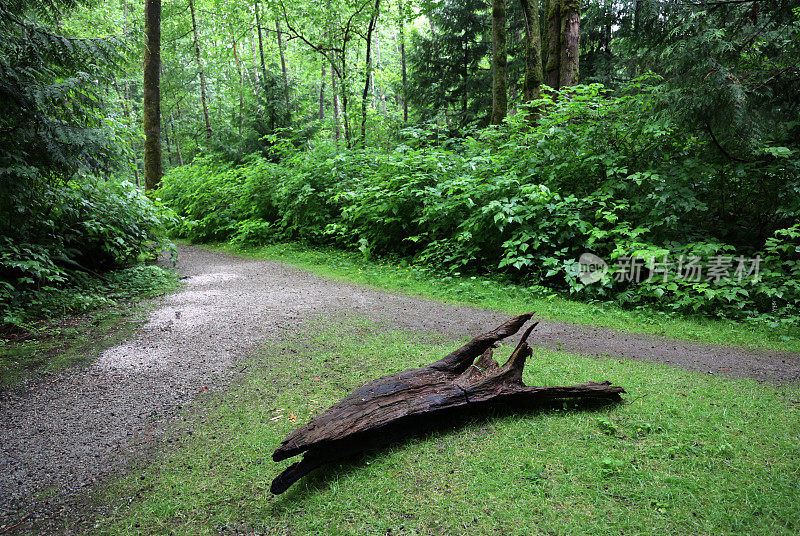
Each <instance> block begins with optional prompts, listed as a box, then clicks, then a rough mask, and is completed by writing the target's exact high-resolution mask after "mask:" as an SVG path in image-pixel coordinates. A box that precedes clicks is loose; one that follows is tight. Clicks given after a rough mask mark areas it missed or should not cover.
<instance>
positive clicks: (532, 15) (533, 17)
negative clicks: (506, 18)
mask: <svg viewBox="0 0 800 536" xmlns="http://www.w3.org/2000/svg"><path fill="white" fill-rule="evenodd" d="M521 4H522V13H523V15H524V17H525V81H524V83H523V91H524V101H525V102H531V101H533V100H536V99H538V98H539V97H540V96H541V88H542V81H543V76H544V75H543V73H542V37H541V33H540V28H539V0H521Z"/></svg>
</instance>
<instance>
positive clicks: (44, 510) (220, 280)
mask: <svg viewBox="0 0 800 536" xmlns="http://www.w3.org/2000/svg"><path fill="white" fill-rule="evenodd" d="M178 249H179V262H178V266H177V270H178V271H179V272H180V273H181V274H183V275H184V276H186V279H185V282H186V286H185V288H183V289H182V290H181V291H179V292H176V293H174V294H171V295H168V296H164V297H161V298H158V299H157V305H156V307H155V308H154V309H153V311H152V313H151V314H150V318H149V321H148V322H147V323H146V324H144V325H143V326H142V328H141V330H140V331H139V332H138V334H137V335H136V336H135V337H134V338H133V339H132V340H129V341H127V342H125V343H123V344H121V345H118V346H115V347H113V348H110V349H108V350H106V351H105V352H104V353H102V354H101V355H100V357H99V358H98V359H97V360H96V361H95V362H94V363H92V364H91V365H89V366H87V367H85V368H76V369H71V370H67V371H64V372H62V373H60V374H59V375H58V377H57V381H52V380H51V381H48V382H46V383H45V382H34V383H32V384H28V385H24V386H22V387H18V388H14V389H9V390H6V391H0V533H2V532H3V531H4V530H6V529H5V528H4V526H5V527H6V528H7V527H9V526H10V525H12V524H14V523H16V522H17V521H18V520H20V519H23V516H28V517H26V518H24V519H25V521H26V523H23V524H20V525H19V527H17V528H14V529H11V530H10V531H9V532H8V534H14V533H17V531H18V530H23V531H24V527H25V526H27V525H26V524H27V522H28V521H30V520H35V518H36V517H37V516H41V517H43V518H51V519H52V518H53V516H54V515H57V512H56V513H54V509H56V508H59V507H60V508H63V504H65V502H64V501H65V500H66V499H68V498H69V497H75V496H78V495H82V494H83V495H85V494H86V492H87V491H91V490H92V489H94V486H93V485H94V483H95V482H97V481H98V480H102V479H103V478H105V477H107V476H109V475H111V474H115V473H118V472H119V471H120V470H121V469H122V468H124V467H125V465H126V463H127V462H129V461H130V460H131V459H133V458H134V457H135V456H136V455H137V454H141V453H143V452H145V450H146V448H147V445H148V443H150V442H151V441H152V440H153V438H157V437H158V436H159V434H160V433H161V432H162V431H163V430H164V428H165V426H164V425H165V423H166V422H168V421H169V420H170V419H171V418H172V417H173V416H174V415H175V413H176V412H177V411H178V410H179V409H180V408H181V407H183V406H185V405H186V404H187V403H189V402H190V401H191V400H192V399H193V398H195V397H196V396H198V394H199V393H203V392H205V391H206V390H207V389H211V390H215V389H219V388H221V387H223V386H224V385H225V384H226V382H227V381H228V380H229V379H231V378H232V377H233V376H235V375H236V374H238V373H239V367H236V366H235V364H236V363H237V361H238V360H240V359H244V358H246V357H247V355H248V354H249V353H250V352H252V351H253V350H254V349H255V348H256V347H258V346H260V345H262V344H263V343H264V342H265V341H267V340H274V339H275V338H277V337H280V336H281V334H282V333H285V332H287V331H296V330H298V329H301V326H302V325H306V322H307V320H308V319H309V318H313V317H314V316H315V315H326V314H333V313H336V312H340V311H355V312H357V313H359V314H363V315H366V316H367V317H369V318H372V319H376V320H381V321H387V322H390V323H391V325H394V326H397V327H398V328H408V329H421V330H430V331H437V332H440V333H442V334H444V335H446V336H449V337H454V338H463V337H467V336H472V335H474V334H477V333H480V332H483V331H486V330H488V329H492V328H494V327H496V325H497V324H499V323H500V322H502V321H504V320H505V319H506V318H507V316H508V315H506V314H504V313H497V312H493V311H486V310H480V309H473V308H469V307H458V306H451V305H444V304H440V303H436V302H432V301H428V300H423V299H419V298H412V297H407V296H402V295H397V294H391V293H386V292H381V291H376V290H371V289H364V288H360V287H356V286H352V285H348V284H345V283H341V282H337V281H329V280H325V279H322V278H319V277H317V276H315V275H312V274H309V273H307V272H303V271H301V270H298V269H295V268H292V267H290V266H287V265H283V264H279V263H274V262H268V261H257V260H248V259H241V258H238V257H235V256H231V255H227V254H223V253H216V252H211V251H208V250H205V249H201V248H198V247H192V246H179V248H178ZM520 312H524V311H520ZM532 342H533V343H534V344H539V345H542V346H546V347H551V348H555V347H558V348H561V349H564V350H574V351H577V352H580V353H582V354H585V355H587V356H600V355H610V356H614V357H625V358H631V359H644V360H653V361H660V362H665V363H672V364H674V365H677V366H681V367H684V368H687V369H691V370H696V371H701V372H704V373H708V372H710V373H714V374H723V375H729V376H734V377H749V378H754V379H757V380H761V381H770V382H774V383H786V382H796V381H798V380H799V379H800V355H797V354H789V353H783V352H777V351H758V350H743V349H739V348H725V347H718V346H710V345H703V344H698V343H689V342H684V341H675V340H670V339H664V338H655V337H649V336H645V335H635V334H622V333H618V332H614V331H612V330H608V329H604V328H595V327H586V326H574V325H570V324H563V323H558V322H543V323H542V324H540V326H539V328H538V329H537V330H535V331H534V333H533V335H532ZM59 505H61V506H59ZM61 532H62V533H63V531H61Z"/></svg>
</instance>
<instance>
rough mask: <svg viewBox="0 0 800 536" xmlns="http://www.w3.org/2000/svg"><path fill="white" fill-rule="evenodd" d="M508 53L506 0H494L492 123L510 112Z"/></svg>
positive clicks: (499, 121) (501, 119)
mask: <svg viewBox="0 0 800 536" xmlns="http://www.w3.org/2000/svg"><path fill="white" fill-rule="evenodd" d="M507 76H508V54H507V51H506V0H492V124H493V125H499V124H501V123H502V122H503V119H505V117H506V113H507V112H508V90H507V89H506V78H507Z"/></svg>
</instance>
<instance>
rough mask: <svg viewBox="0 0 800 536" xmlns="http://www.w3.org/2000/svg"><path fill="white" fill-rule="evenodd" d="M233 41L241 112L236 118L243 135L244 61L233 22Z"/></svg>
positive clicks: (240, 133)
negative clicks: (238, 48) (241, 57)
mask: <svg viewBox="0 0 800 536" xmlns="http://www.w3.org/2000/svg"><path fill="white" fill-rule="evenodd" d="M231 41H232V42H233V59H234V60H235V61H236V72H237V73H238V74H239V114H238V117H237V120H236V124H237V127H238V132H239V136H241V135H242V121H243V120H244V75H243V74H242V62H241V60H239V52H238V50H237V48H236V29H235V28H234V27H233V24H231Z"/></svg>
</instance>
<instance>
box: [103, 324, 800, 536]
mask: <svg viewBox="0 0 800 536" xmlns="http://www.w3.org/2000/svg"><path fill="white" fill-rule="evenodd" d="M304 331H305V333H304V334H301V335H297V336H296V338H290V339H288V340H285V341H283V342H282V343H280V344H278V343H276V344H271V345H269V346H267V347H265V348H263V349H262V350H261V351H260V352H258V353H257V354H256V355H254V356H253V358H252V360H251V361H250V363H249V365H248V369H247V373H246V374H244V378H243V379H242V380H241V383H240V384H238V385H237V386H235V387H233V388H232V389H231V390H229V391H227V392H225V393H220V394H216V395H209V398H208V399H206V400H205V401H204V403H203V404H202V407H201V408H200V409H199V410H198V411H197V412H196V414H191V415H189V416H188V419H189V421H190V422H192V423H193V425H192V426H193V433H191V434H190V435H186V434H180V433H178V432H177V431H176V433H175V434H174V437H173V439H171V440H170V441H171V443H170V448H169V449H166V450H163V451H161V453H160V454H158V455H156V456H155V457H154V458H151V459H150V460H148V463H147V465H143V466H142V467H140V468H139V469H135V470H133V471H132V472H131V473H130V474H129V475H128V476H126V477H124V478H123V479H122V480H120V481H118V482H117V483H115V484H114V485H113V486H111V487H109V488H108V489H106V491H105V492H104V495H103V497H102V501H103V502H104V503H105V504H107V505H109V506H110V507H111V508H112V511H113V509H116V514H114V515H111V516H110V517H109V518H107V519H105V520H103V521H102V522H101V524H100V526H101V527H102V528H100V529H98V530H99V533H101V534H113V535H129V534H276V535H277V534H296V535H305V534H353V535H365V534H376V535H377V534H380V535H387V534H392V535H400V534H431V535H459V536H461V535H481V536H483V535H489V534H508V535H516V534H519V535H523V534H525V535H528V534H565V535H566V534H569V535H572V534H591V535H597V534H625V535H636V534H643V535H644V534H686V535H699V534H708V535H714V536H718V535H721V534H763V535H769V536H775V535H781V534H787V535H788V534H797V533H798V531H800V518H798V515H797V512H798V505H800V484H799V483H800V387H798V386H791V387H779V388H778V387H773V386H769V385H759V384H757V383H756V382H753V381H742V380H730V379H724V378H720V377H716V376H706V375H700V374H696V373H691V372H687V371H683V370H680V369H676V368H673V367H670V366H666V365H658V364H651V363H641V362H633V361H619V360H614V359H597V360H594V359H586V358H580V357H576V356H574V355H570V354H568V353H563V352H556V351H545V350H541V349H539V350H537V349H534V355H533V357H532V358H531V359H530V360H529V362H528V365H527V367H526V374H525V382H526V383H527V384H529V385H558V384H574V383H581V382H584V381H589V380H595V381H600V380H611V381H612V382H613V383H615V384H617V385H621V386H623V387H625V388H626V390H627V391H628V393H629V394H628V395H625V402H624V403H621V404H617V405H614V406H609V407H605V408H603V409H599V410H580V409H576V408H570V407H565V408H559V409H549V410H542V411H534V412H528V413H524V414H515V413H513V412H509V411H503V410H496V411H494V412H493V413H490V414H487V415H485V416H481V417H473V418H471V419H469V420H467V421H466V422H464V423H454V424H453V426H452V427H451V428H449V429H447V430H441V431H438V432H434V433H430V434H428V435H425V436H421V437H417V438H413V439H411V440H409V441H407V442H404V443H399V444H395V445H393V446H391V447H389V448H387V449H384V450H382V451H379V452H375V453H371V454H367V455H365V456H363V457H361V458H360V459H358V460H357V461H355V462H353V463H346V464H339V465H336V466H333V467H330V468H327V469H322V470H319V471H317V472H315V473H312V474H311V475H309V476H307V477H305V478H304V479H302V480H301V481H300V482H298V483H297V484H295V486H294V487H293V488H291V489H290V490H289V491H288V492H286V493H285V494H283V495H280V496H277V497H275V496H272V495H271V494H270V493H269V491H268V489H269V485H270V482H271V480H272V479H273V478H274V477H275V476H276V475H277V474H278V473H279V472H280V471H281V470H282V469H284V468H285V467H286V466H288V465H289V463H291V461H290V460H287V461H285V462H282V463H280V464H275V463H273V462H272V460H271V457H270V456H271V453H272V451H273V450H274V449H275V447H276V446H277V445H278V443H279V442H280V441H281V440H282V439H283V438H284V437H285V436H286V435H287V434H288V432H289V431H291V430H292V429H293V428H295V427H296V426H299V425H301V424H304V423H305V422H307V421H308V419H309V418H310V417H311V416H313V415H315V414H316V413H318V412H320V411H321V410H323V409H325V408H327V407H328V406H329V405H331V404H332V403H334V402H336V401H338V400H339V399H340V398H341V397H343V396H345V395H346V394H348V392H350V391H351V390H352V389H353V388H355V387H357V386H358V385H360V384H362V383H364V382H366V381H369V380H371V379H374V378H376V377H378V376H381V375H384V374H389V373H394V372H397V371H400V370H403V369H406V368H410V367H416V366H420V365H423V364H427V363H429V362H431V361H433V360H435V359H438V358H439V357H441V356H442V355H443V354H445V353H447V352H449V351H450V350H452V349H453V348H454V347H456V346H458V344H454V343H453V342H452V341H445V340H443V339H442V338H441V337H439V336H436V335H432V334H425V333H416V332H414V333H412V332H403V331H396V330H392V329H390V328H389V327H388V326H385V325H375V324H371V323H369V322H368V321H366V320H364V319H363V318H360V317H352V316H350V317H345V316H344V315H343V316H341V317H337V318H328V319H327V320H325V321H324V323H323V324H322V325H314V326H312V325H309V326H308V329H307V330H304ZM510 350H511V347H510V346H503V347H502V348H501V349H500V350H499V351H498V357H501V356H503V355H507V354H508V353H509V352H510ZM501 362H502V361H501ZM192 415H193V416H192ZM185 426H186V424H185V423H184V424H183V425H182V427H185Z"/></svg>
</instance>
